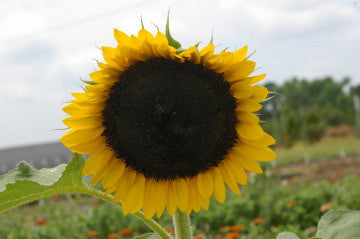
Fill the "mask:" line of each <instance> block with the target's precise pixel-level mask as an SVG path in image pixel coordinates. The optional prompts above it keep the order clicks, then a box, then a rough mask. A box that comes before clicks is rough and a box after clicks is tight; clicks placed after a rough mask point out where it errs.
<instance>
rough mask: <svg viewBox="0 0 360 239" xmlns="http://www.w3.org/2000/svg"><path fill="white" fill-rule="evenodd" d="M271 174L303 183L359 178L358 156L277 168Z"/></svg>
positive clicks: (359, 156) (359, 165)
mask: <svg viewBox="0 0 360 239" xmlns="http://www.w3.org/2000/svg"><path fill="white" fill-rule="evenodd" d="M272 172H273V173H274V174H276V175H279V177H280V178H281V179H284V180H291V181H305V182H308V181H315V180H316V181H319V180H328V181H329V182H331V181H334V180H337V179H341V178H343V177H346V176H350V175H352V176H355V177H360V155H354V156H347V157H338V158H332V159H326V160H317V161H311V162H307V163H305V162H304V163H296V164H291V165H286V166H279V167H275V168H273V169H272Z"/></svg>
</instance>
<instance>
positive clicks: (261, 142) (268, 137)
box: [242, 132, 276, 146]
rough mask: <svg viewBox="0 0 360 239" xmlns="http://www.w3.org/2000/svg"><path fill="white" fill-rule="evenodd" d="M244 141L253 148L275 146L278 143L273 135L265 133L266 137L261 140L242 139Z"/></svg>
mask: <svg viewBox="0 0 360 239" xmlns="http://www.w3.org/2000/svg"><path fill="white" fill-rule="evenodd" d="M242 141H243V142H244V143H245V144H249V145H252V146H269V145H272V144H275V142H276V140H275V139H274V138H273V137H272V136H271V135H269V134H267V133H265V132H264V135H263V136H262V137H261V138H260V139H257V140H250V139H244V138H242Z"/></svg>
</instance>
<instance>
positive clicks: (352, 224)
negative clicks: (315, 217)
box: [316, 210, 360, 239]
mask: <svg viewBox="0 0 360 239" xmlns="http://www.w3.org/2000/svg"><path fill="white" fill-rule="evenodd" d="M316 236H317V237H321V238H323V239H348V238H349V239H350V238H360V211H352V210H336V211H330V212H328V213H326V214H325V215H324V216H322V217H321V219H320V221H319V224H318V231H317V233H316Z"/></svg>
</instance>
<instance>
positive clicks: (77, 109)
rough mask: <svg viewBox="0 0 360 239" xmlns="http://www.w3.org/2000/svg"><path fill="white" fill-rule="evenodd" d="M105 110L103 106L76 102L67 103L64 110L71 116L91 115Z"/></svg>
mask: <svg viewBox="0 0 360 239" xmlns="http://www.w3.org/2000/svg"><path fill="white" fill-rule="evenodd" d="M103 110H104V107H103V106H79V105H76V104H71V105H67V106H65V107H64V108H63V111H64V112H65V113H67V114H69V115H71V116H80V117H84V116H90V115H100V114H101V112H102V111H103Z"/></svg>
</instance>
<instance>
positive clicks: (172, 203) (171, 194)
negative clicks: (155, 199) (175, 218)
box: [166, 182, 177, 216]
mask: <svg viewBox="0 0 360 239" xmlns="http://www.w3.org/2000/svg"><path fill="white" fill-rule="evenodd" d="M176 201H177V200H176V193H175V189H174V186H173V183H172V182H169V184H168V195H167V203H166V208H167V211H168V213H169V215H170V216H172V215H174V213H175V211H176V208H177V203H176Z"/></svg>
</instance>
